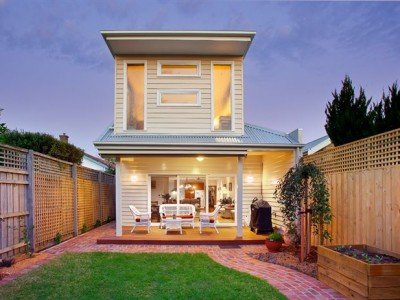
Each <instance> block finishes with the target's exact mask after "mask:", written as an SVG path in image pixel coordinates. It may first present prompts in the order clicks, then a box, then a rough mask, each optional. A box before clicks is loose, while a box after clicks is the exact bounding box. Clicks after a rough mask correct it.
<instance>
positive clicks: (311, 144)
mask: <svg viewBox="0 0 400 300" xmlns="http://www.w3.org/2000/svg"><path fill="white" fill-rule="evenodd" d="M329 142H330V139H329V136H327V135H324V136H323V137H320V138H318V139H316V140H313V141H311V142H309V143H307V144H305V145H304V147H303V148H302V151H303V153H307V152H308V151H310V150H312V149H313V148H315V147H317V148H319V146H320V145H322V146H324V147H325V146H326V144H327V143H329Z"/></svg>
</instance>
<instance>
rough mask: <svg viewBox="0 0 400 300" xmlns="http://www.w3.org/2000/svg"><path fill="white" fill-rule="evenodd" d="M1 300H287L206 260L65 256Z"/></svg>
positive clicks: (2, 289) (14, 285)
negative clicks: (139, 299) (142, 299)
mask: <svg viewBox="0 0 400 300" xmlns="http://www.w3.org/2000/svg"><path fill="white" fill-rule="evenodd" d="M0 295H1V296H0V298H1V299H138V298H145V299H285V297H284V296H283V295H282V294H280V293H279V292H278V291H277V290H276V289H275V288H273V287H271V286H270V285H269V284H268V283H266V282H265V281H263V280H261V279H259V278H256V277H253V276H251V275H249V274H246V273H242V272H238V271H235V270H232V269H229V268H227V267H224V266H222V265H220V264H218V263H216V262H214V261H213V260H212V259H210V258H209V257H208V256H207V255H205V254H152V253H143V254H142V253H141V254H123V253H101V252H95V253H80V254H77V253H76V254H75V253H66V254H63V255H61V256H60V257H59V258H57V259H55V260H54V261H51V262H50V263H48V264H46V265H44V266H42V267H40V268H38V269H36V270H33V271H31V272H30V273H28V274H26V275H24V276H22V277H20V278H18V279H16V280H15V281H13V282H11V283H9V284H7V285H4V286H0Z"/></svg>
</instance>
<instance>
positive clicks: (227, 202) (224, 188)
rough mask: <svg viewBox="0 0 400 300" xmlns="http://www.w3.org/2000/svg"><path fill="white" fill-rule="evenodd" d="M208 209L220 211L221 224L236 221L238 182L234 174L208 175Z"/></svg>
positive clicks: (219, 220) (229, 223)
mask: <svg viewBox="0 0 400 300" xmlns="http://www.w3.org/2000/svg"><path fill="white" fill-rule="evenodd" d="M207 193H208V197H207V211H208V212H213V211H214V210H215V209H217V207H221V209H220V212H219V213H218V216H217V218H218V222H219V223H220V225H232V224H235V222H236V207H235V203H236V201H235V199H236V182H235V177H234V176H215V175H209V176H207Z"/></svg>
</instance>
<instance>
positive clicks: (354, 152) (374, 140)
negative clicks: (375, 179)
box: [303, 128, 400, 174]
mask: <svg viewBox="0 0 400 300" xmlns="http://www.w3.org/2000/svg"><path fill="white" fill-rule="evenodd" d="M303 159H304V162H305V163H310V162H313V163H315V164H317V165H318V166H319V167H320V168H321V169H322V170H323V171H324V173H325V174H328V173H337V172H347V171H356V170H370V169H377V168H383V167H389V166H396V165H400V128H399V129H395V130H392V131H388V132H385V133H382V134H378V135H374V136H371V137H368V138H365V139H362V140H358V141H355V142H352V143H349V144H345V145H342V146H338V147H333V148H329V149H326V150H323V151H320V152H317V153H315V154H312V155H309V156H305V157H304V158H303Z"/></svg>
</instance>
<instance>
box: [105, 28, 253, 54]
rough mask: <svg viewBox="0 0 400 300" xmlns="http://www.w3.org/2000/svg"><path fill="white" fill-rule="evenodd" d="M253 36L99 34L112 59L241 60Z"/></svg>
mask: <svg viewBox="0 0 400 300" xmlns="http://www.w3.org/2000/svg"><path fill="white" fill-rule="evenodd" d="M255 34H256V33H255V32H254V31H130V30H104V31H101V35H102V36H103V38H104V40H105V42H106V43H107V46H108V48H109V49H110V52H111V54H112V55H113V56H116V55H141V54H146V55H168V54H169V55H235V56H245V55H246V53H247V50H248V49H249V47H250V44H251V42H252V40H253V38H254V36H255Z"/></svg>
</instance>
